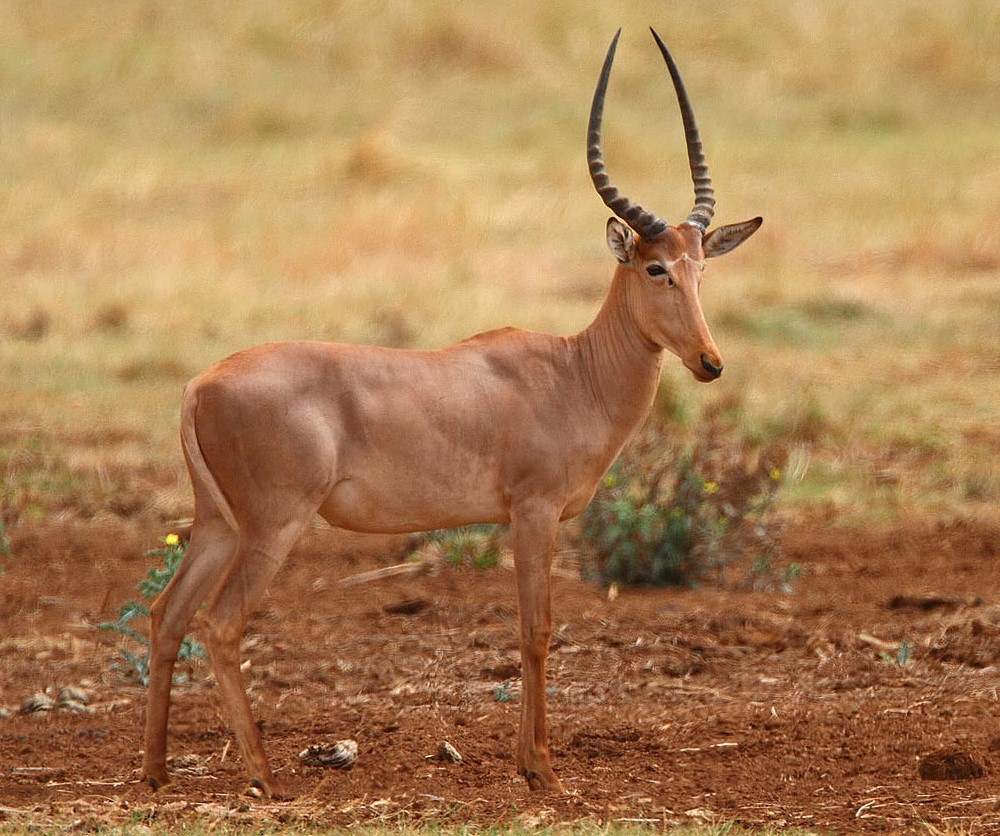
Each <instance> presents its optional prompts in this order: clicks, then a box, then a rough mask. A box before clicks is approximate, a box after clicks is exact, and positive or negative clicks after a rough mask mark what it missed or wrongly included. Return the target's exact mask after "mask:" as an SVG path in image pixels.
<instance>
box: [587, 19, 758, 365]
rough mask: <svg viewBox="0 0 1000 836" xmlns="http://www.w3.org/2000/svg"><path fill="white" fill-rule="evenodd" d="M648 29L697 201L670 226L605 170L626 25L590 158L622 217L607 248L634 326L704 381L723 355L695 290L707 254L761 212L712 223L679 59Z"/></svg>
mask: <svg viewBox="0 0 1000 836" xmlns="http://www.w3.org/2000/svg"><path fill="white" fill-rule="evenodd" d="M650 31H651V32H652V33H653V38H654V39H655V40H656V44H657V46H658V47H659V48H660V53H661V54H662V55H663V60H664V61H666V64H667V69H668V70H669V71H670V78H671V79H672V81H673V84H674V90H675V91H676V93H677V103H678V105H679V106H680V111H681V120H682V121H683V123H684V135H685V138H686V140H687V152H688V162H689V164H690V167H691V178H692V180H693V181H694V208H693V209H692V210H691V212H690V214H689V215H688V216H687V218H685V220H684V221H682V222H681V223H680V224H678V225H677V226H670V225H668V224H667V223H666V222H665V221H663V220H661V219H660V218H658V217H657V216H656V215H654V214H653V213H652V212H647V211H646V210H645V209H643V208H642V207H641V206H639V204H637V203H633V202H632V201H631V200H629V199H628V198H627V197H625V196H624V195H623V194H621V193H620V192H619V191H618V189H617V188H616V187H615V186H614V185H613V184H612V182H611V179H610V178H609V177H608V174H607V171H606V170H605V166H604V154H603V152H602V151H601V118H602V116H603V113H604V96H605V93H606V92H607V88H608V78H609V76H610V75H611V64H612V62H613V61H614V58H615V49H616V48H617V46H618V38H619V36H620V35H621V29H619V30H618V32H617V33H616V34H615V37H614V39H613V40H612V41H611V46H610V47H609V48H608V54H607V57H606V58H605V59H604V67H603V68H602V69H601V76H600V78H599V79H598V82H597V89H596V90H595V91H594V102H593V104H592V106H591V109H590V124H589V126H588V132H587V162H588V164H589V166H590V176H591V179H593V181H594V187H595V188H596V189H597V192H598V194H600V196H601V198H602V199H603V200H604V202H605V204H606V205H607V206H608V208H609V209H611V211H612V212H614V213H615V215H616V216H617V217H613V218H609V219H608V227H607V236H608V247H609V248H610V249H611V252H612V253H614V255H615V258H617V259H618V262H619V266H618V270H619V271H621V272H624V273H625V274H626V275H625V277H624V278H625V281H626V286H627V294H628V298H629V299H630V300H631V301H630V308H631V309H632V310H631V312H632V316H633V318H634V321H635V323H636V326H637V327H638V328H639V330H640V331H641V334H642V337H643V338H644V339H646V340H647V341H649V342H650V343H652V344H653V345H655V346H656V347H658V348H660V349H667V350H668V351H671V352H673V353H674V354H676V355H677V356H678V357H679V358H680V359H681V360H682V361H683V363H684V365H685V366H687V368H688V369H690V371H691V373H692V374H693V375H694V376H695V378H697V379H698V380H700V381H702V382H705V383H707V382H709V381H712V380H715V379H716V378H717V377H718V376H719V375H720V374H722V355H721V354H720V353H719V349H718V347H717V346H716V345H715V341H714V340H713V339H712V334H711V332H710V331H709V330H708V324H707V323H706V322H705V315H704V314H703V313H702V310H701V301H700V300H699V297H698V289H699V286H700V285H701V278H702V272H703V271H704V269H705V260H706V259H709V258H713V257H714V256H717V255H722V254H724V253H727V252H729V251H730V250H732V249H735V248H736V247H738V246H739V245H740V244H742V243H743V242H744V241H745V240H746V239H747V238H749V237H750V236H751V235H752V234H753V233H754V232H756V231H757V229H758V228H759V227H760V225H761V218H754V219H752V220H749V221H743V222H742V223H736V224H729V225H726V226H719V227H716V228H715V229H712V230H709V228H708V227H709V224H711V222H712V217H713V215H714V213H715V197H714V195H715V191H714V189H713V188H712V180H711V178H710V177H709V176H708V165H707V164H706V162H705V155H704V153H703V151H702V147H701V139H700V137H699V135H698V128H697V126H696V125H695V121H694V113H693V112H692V110H691V103H690V102H689V101H688V97H687V93H686V92H685V90H684V84H683V82H682V81H681V76H680V73H679V72H678V70H677V65H676V64H675V63H674V59H673V58H672V57H671V55H670V53H669V52H668V51H667V48H666V46H664V44H663V41H662V40H660V36H659V35H657V34H656V31H655V30H653V29H650Z"/></svg>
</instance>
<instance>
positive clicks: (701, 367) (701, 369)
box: [686, 354, 722, 383]
mask: <svg viewBox="0 0 1000 836" xmlns="http://www.w3.org/2000/svg"><path fill="white" fill-rule="evenodd" d="M686 365H687V367H688V369H690V370H691V374H693V375H694V376H695V379H696V380H699V381H700V382H702V383H711V382H712V381H713V380H718V378H719V376H720V375H721V374H722V362H721V359H720V362H719V365H718V366H716V365H715V364H714V363H713V362H712V361H711V360H710V359H709V358H708V355H707V354H702V355H701V356H699V357H698V360H697V362H692V363H688V364H686Z"/></svg>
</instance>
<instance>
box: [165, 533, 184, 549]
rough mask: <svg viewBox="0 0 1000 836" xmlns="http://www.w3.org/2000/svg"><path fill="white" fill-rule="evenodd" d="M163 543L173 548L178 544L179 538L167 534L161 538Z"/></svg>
mask: <svg viewBox="0 0 1000 836" xmlns="http://www.w3.org/2000/svg"><path fill="white" fill-rule="evenodd" d="M163 542H164V543H166V544H167V545H168V546H170V547H171V548H173V547H174V546H176V545H177V544H178V543H179V542H180V538H179V537H178V536H177V535H176V534H168V535H167V536H166V537H164V538H163Z"/></svg>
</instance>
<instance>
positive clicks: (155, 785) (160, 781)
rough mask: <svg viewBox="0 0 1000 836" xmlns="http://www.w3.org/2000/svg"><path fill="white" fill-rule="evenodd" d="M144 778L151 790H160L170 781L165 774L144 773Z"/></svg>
mask: <svg viewBox="0 0 1000 836" xmlns="http://www.w3.org/2000/svg"><path fill="white" fill-rule="evenodd" d="M145 778H146V783H147V784H149V786H150V789H152V790H153V792H157V791H158V790H162V789H163V788H164V787H165V786H166V785H167V784H169V783H170V778H168V777H167V775H166V774H163V775H146V776H145Z"/></svg>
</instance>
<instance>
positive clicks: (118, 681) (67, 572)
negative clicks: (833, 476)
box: [0, 518, 1000, 833]
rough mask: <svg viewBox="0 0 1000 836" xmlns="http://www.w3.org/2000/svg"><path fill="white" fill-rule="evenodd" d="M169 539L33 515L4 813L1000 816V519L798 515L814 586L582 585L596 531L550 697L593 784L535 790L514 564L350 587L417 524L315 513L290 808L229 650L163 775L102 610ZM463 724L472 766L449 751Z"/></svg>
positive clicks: (295, 641) (879, 823) (304, 552)
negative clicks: (384, 533)
mask: <svg viewBox="0 0 1000 836" xmlns="http://www.w3.org/2000/svg"><path fill="white" fill-rule="evenodd" d="M164 533H165V532H164V531H162V530H158V529H157V527H156V525H155V524H145V525H143V524H140V523H137V522H135V521H132V522H126V521H118V520H115V519H111V518H108V519H107V520H105V521H100V520H90V521H86V522H84V521H72V520H65V521H62V522H40V523H27V522H24V523H21V524H20V525H19V526H18V527H16V528H15V529H14V530H13V531H12V532H11V539H12V551H13V556H12V557H11V558H9V559H8V560H7V561H6V573H5V574H4V575H3V576H2V577H0V706H5V707H6V716H3V717H0V819H5V820H7V821H8V822H11V823H22V824H23V823H33V824H39V823H41V824H57V825H74V824H75V825H77V826H78V827H88V826H91V825H96V824H116V823H125V822H140V821H141V822H145V821H154V822H160V823H164V824H167V825H169V824H171V823H174V822H176V821H179V820H182V819H189V818H192V817H195V816H198V817H201V818H202V819H209V820H211V821H213V822H214V821H219V822H237V823H243V824H247V823H248V824H260V825H268V824H274V823H289V822H294V823H303V822H308V823H316V824H321V825H338V826H343V825H351V824H354V823H360V822H391V823H399V822H405V823H410V824H413V823H419V822H423V821H433V822H463V823H466V822H471V823H478V824H494V823H496V824H525V825H532V824H535V823H559V822H566V821H579V820H592V821H595V822H615V821H626V822H637V821H638V822H649V823H650V824H653V825H660V824H668V825H669V824H670V823H674V822H696V821H725V820H736V821H739V822H743V823H747V824H769V825H782V824H784V825H788V826H796V827H804V828H808V829H815V830H817V831H821V832H826V831H834V832H841V833H859V832H866V833H867V832H890V831H893V832H898V831H907V830H913V829H922V828H924V827H925V825H924V823H929V824H932V825H934V826H935V827H939V828H948V827H951V828H953V829H954V830H956V831H957V830H960V831H961V832H963V833H988V832H1000V717H998V705H997V695H998V688H1000V640H998V639H1000V584H998V581H1000V563H998V555H1000V522H998V521H996V520H991V519H968V520H955V521H948V522H940V521H931V520H913V521H909V522H907V523H905V524H895V525H893V526H887V527H868V528H859V529H852V530H846V529H844V528H840V527H836V526H833V525H827V524H822V523H820V522H819V521H814V522H812V523H805V522H800V523H797V524H793V525H790V526H789V528H788V529H787V530H786V531H785V534H784V538H783V543H784V559H785V560H787V561H789V562H791V561H794V562H798V563H801V564H802V565H803V566H804V568H805V575H804V576H803V577H802V578H801V579H799V580H798V581H797V582H796V583H795V586H794V591H793V592H792V593H791V594H782V593H779V592H774V591H768V592H753V591H747V590H745V589H739V588H722V587H719V586H715V587H712V588H701V589H696V590H683V589H657V590H651V589H646V590H622V591H621V593H620V594H619V595H617V596H613V595H612V596H609V595H608V594H607V590H605V589H602V588H600V587H597V586H595V585H593V584H591V583H588V582H585V581H583V580H581V579H580V578H579V577H578V574H577V572H576V570H575V556H574V555H573V554H572V552H570V551H568V550H567V551H566V552H565V553H564V554H562V555H561V556H560V565H559V567H558V569H557V573H556V577H555V590H554V611H555V624H556V627H557V630H556V634H555V638H554V641H553V648H552V654H551V657H550V660H551V661H550V686H551V687H550V700H549V708H550V715H551V727H552V748H553V755H554V760H555V766H556V770H557V772H558V773H559V775H560V776H561V778H562V780H563V783H564V785H565V786H566V788H567V790H568V792H567V794H566V795H563V796H554V795H542V794H533V793H531V792H530V791H529V790H528V788H527V786H526V785H525V784H524V783H523V782H522V781H521V780H520V779H518V778H517V777H516V775H515V769H514V760H513V747H514V738H515V733H516V727H517V723H518V713H519V699H520V679H519V659H518V642H517V615H516V608H515V599H514V588H513V577H512V573H511V571H510V569H509V568H507V567H506V566H505V565H500V566H498V567H496V568H493V569H487V570H483V569H474V568H471V567H469V568H465V567H459V568H454V567H448V566H440V567H438V568H437V569H428V570H427V571H423V572H421V573H418V574H416V575H409V576H397V577H390V578H384V579H381V580H375V581H368V582H364V583H357V584H353V585H343V584H341V583H340V581H341V580H342V579H344V578H347V577H350V576H355V575H357V574H359V573H361V572H365V571H368V570H371V569H375V568H378V567H382V566H387V565H391V564H394V563H396V562H398V561H399V560H400V559H401V557H402V555H403V553H404V551H405V547H406V543H405V541H404V540H401V539H399V538H364V537H358V536H347V535H344V534H342V533H339V532H332V531H315V532H312V533H311V534H310V535H309V536H308V537H307V538H306V539H305V540H304V541H303V542H302V543H301V544H300V545H299V546H298V547H297V548H296V550H295V551H294V552H293V554H292V557H291V559H290V560H289V562H288V565H287V566H286V567H285V569H284V570H283V571H282V573H281V574H280V575H279V577H278V579H277V581H276V582H275V584H274V585H273V588H272V590H271V593H270V595H269V597H268V598H267V599H266V601H265V602H264V605H263V606H262V608H261V609H260V611H259V612H258V613H257V614H256V615H255V616H254V618H253V619H252V622H251V624H250V627H249V629H248V631H247V635H246V640H245V644H244V650H245V658H246V659H247V663H246V666H245V678H246V682H247V685H248V687H249V689H250V693H251V696H252V700H253V703H254V705H255V707H256V712H257V717H258V718H259V720H260V722H261V723H262V725H263V728H264V732H265V737H266V741H267V745H268V748H269V752H270V754H271V757H272V761H273V763H274V765H275V766H276V767H277V768H278V769H280V770H281V772H282V774H283V775H284V777H285V778H286V780H287V782H288V784H289V785H290V786H291V787H292V788H293V789H294V790H295V792H296V793H297V798H296V799H295V800H294V801H289V802H282V803H277V802H271V801H268V800H262V799H256V798H253V797H251V796H250V795H248V794H247V793H246V779H245V777H244V773H243V771H242V769H241V765H240V762H239V758H238V756H237V755H236V752H235V748H234V745H233V743H232V736H231V734H230V732H229V730H228V727H227V724H226V722H225V720H224V717H223V714H222V712H221V706H220V705H219V702H218V697H217V693H216V690H215V688H214V685H213V682H212V679H211V675H210V671H209V668H208V665H207V664H206V663H197V664H195V665H194V666H193V667H191V668H190V670H189V678H188V681H186V682H184V683H181V684H179V685H178V686H177V687H176V688H175V691H174V694H175V696H174V707H173V715H172V725H171V752H172V755H173V756H174V766H175V774H176V779H175V781H174V783H172V784H171V785H170V786H169V787H167V788H166V789H164V790H161V791H160V792H158V793H154V792H153V791H152V790H151V789H150V788H149V787H147V786H146V785H145V784H144V783H142V782H141V781H140V776H139V772H138V767H139V764H140V757H141V755H140V750H141V746H142V743H141V723H142V716H143V708H144V691H143V688H142V687H141V686H140V685H138V684H137V683H136V682H135V680H134V679H129V678H128V677H126V676H125V675H124V674H123V673H121V672H120V671H116V670H113V669H112V668H111V665H112V664H113V663H114V662H115V660H116V657H117V650H118V646H119V644H120V640H119V639H118V637H116V636H113V635H111V634H109V633H106V632H100V631H98V630H97V629H96V628H95V625H96V624H97V623H98V622H101V621H105V620H108V619H111V618H113V617H114V616H115V615H116V614H117V610H118V607H119V605H120V604H121V603H122V602H123V601H124V600H125V599H127V598H131V597H135V594H136V593H135V585H136V582H137V581H138V580H139V579H140V578H141V577H142V575H143V574H144V572H145V570H146V567H147V566H148V565H149V564H150V563H151V562H153V561H151V559H150V558H147V557H146V556H145V552H146V551H147V550H148V549H150V548H152V547H154V546H155V545H156V544H157V543H158V542H159V538H160V537H162V535H163V534H164ZM732 586H733V587H736V586H737V584H735V583H734V584H732ZM901 641H905V642H906V647H907V652H904V653H902V654H901V653H900V651H899V643H900V642H901ZM905 656H908V659H905V658H904V657H905ZM900 662H903V664H900ZM64 686H75V687H77V688H80V689H82V690H83V691H84V692H85V693H86V696H87V697H88V698H89V701H90V702H89V708H90V710H91V713H84V712H81V711H71V710H66V709H52V710H48V711H36V712H33V713H27V714H22V713H19V709H20V707H21V704H22V701H23V700H24V699H25V698H28V697H31V696H32V695H34V694H36V693H38V692H46V693H47V694H48V696H49V697H51V698H53V699H54V698H56V696H57V694H58V692H59V690H60V689H61V688H63V687H64ZM347 738H350V739H353V740H356V741H357V744H358V757H357V763H356V765H355V766H354V768H353V769H352V770H350V771H342V770H332V769H323V768H316V767H306V766H303V765H301V764H300V762H299V761H298V758H297V753H298V752H300V751H301V750H303V749H305V748H306V747H308V746H310V745H313V744H319V743H332V742H335V741H337V740H340V739H347ZM444 742H448V743H450V744H451V745H452V746H453V747H454V748H455V749H457V751H458V752H459V753H460V754H461V756H462V760H461V762H459V763H454V762H451V761H448V760H442V759H439V758H438V752H439V749H440V747H441V744H442V743H444ZM924 832H926V830H925V831H924Z"/></svg>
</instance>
